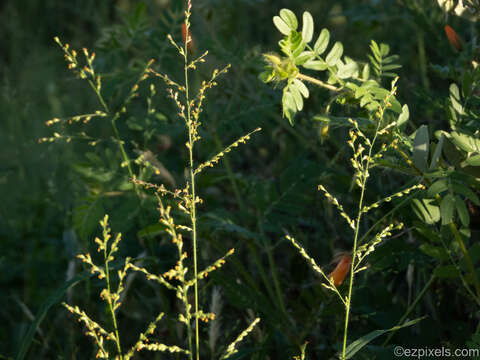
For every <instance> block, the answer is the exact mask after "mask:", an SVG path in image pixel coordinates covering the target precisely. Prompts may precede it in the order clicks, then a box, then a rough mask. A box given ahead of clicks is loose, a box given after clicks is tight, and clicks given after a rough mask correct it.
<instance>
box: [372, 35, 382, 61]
mask: <svg viewBox="0 0 480 360" xmlns="http://www.w3.org/2000/svg"><path fill="white" fill-rule="evenodd" d="M370 49H371V50H372V54H373V55H374V56H375V59H377V60H378V61H379V62H380V60H381V59H382V55H381V54H380V48H379V47H378V44H377V43H376V42H375V41H374V40H372V41H371V42H370Z"/></svg>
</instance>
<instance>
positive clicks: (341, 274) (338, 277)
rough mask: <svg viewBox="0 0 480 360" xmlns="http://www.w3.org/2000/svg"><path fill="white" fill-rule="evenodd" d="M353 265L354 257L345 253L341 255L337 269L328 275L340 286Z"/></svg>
mask: <svg viewBox="0 0 480 360" xmlns="http://www.w3.org/2000/svg"><path fill="white" fill-rule="evenodd" d="M351 265H352V257H351V256H350V255H347V254H343V255H341V257H340V261H339V262H338V264H337V266H336V267H335V269H334V270H333V271H332V272H331V273H330V274H329V275H328V277H329V278H330V279H332V281H333V284H334V285H335V286H340V285H341V284H342V283H343V280H345V277H346V276H347V274H348V272H349V271H350V266H351Z"/></svg>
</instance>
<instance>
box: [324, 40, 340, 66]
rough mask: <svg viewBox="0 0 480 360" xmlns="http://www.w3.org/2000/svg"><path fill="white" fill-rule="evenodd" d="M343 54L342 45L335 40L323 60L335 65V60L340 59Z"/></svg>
mask: <svg viewBox="0 0 480 360" xmlns="http://www.w3.org/2000/svg"><path fill="white" fill-rule="evenodd" d="M342 54H343V45H342V43H341V42H339V41H337V42H336V43H335V45H333V47H332V49H331V50H330V52H329V53H328V55H327V57H326V59H325V61H326V62H327V64H328V65H329V66H335V65H336V64H337V61H338V60H340V58H341V57H342Z"/></svg>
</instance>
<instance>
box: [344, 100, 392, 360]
mask: <svg viewBox="0 0 480 360" xmlns="http://www.w3.org/2000/svg"><path fill="white" fill-rule="evenodd" d="M383 113H384V109H383V108H381V109H380V115H379V118H378V122H377V128H376V129H375V135H374V137H373V140H372V142H371V144H370V146H369V149H368V156H367V157H366V160H365V167H364V168H363V169H362V182H361V189H362V190H361V193H360V201H359V203H358V215H357V220H356V222H355V235H354V238H353V250H352V263H351V265H350V283H349V285H348V295H347V298H346V299H345V300H346V303H345V308H346V311H345V329H344V333H343V348H342V359H345V354H346V350H347V338H348V323H349V320H350V306H351V303H352V290H353V279H354V275H355V260H356V258H357V246H358V234H359V232H360V220H361V218H362V214H363V211H362V209H363V198H364V195H365V189H366V185H367V180H368V173H369V169H370V163H371V161H372V151H373V147H374V145H375V141H376V140H377V136H378V130H379V128H380V124H381V122H382V120H383Z"/></svg>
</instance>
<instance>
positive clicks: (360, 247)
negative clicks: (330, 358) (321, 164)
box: [286, 78, 424, 359]
mask: <svg viewBox="0 0 480 360" xmlns="http://www.w3.org/2000/svg"><path fill="white" fill-rule="evenodd" d="M397 79H398V78H396V79H395V80H394V81H393V82H392V87H391V91H390V92H389V93H388V94H387V95H386V97H385V98H384V99H383V101H382V102H381V105H380V106H379V108H378V110H377V111H376V112H375V113H373V114H372V120H373V121H374V123H375V130H374V131H373V134H372V135H370V137H369V136H368V135H367V134H365V133H364V132H363V131H362V130H361V129H360V127H359V125H358V123H357V121H356V120H352V119H349V122H350V124H351V125H352V129H351V130H350V131H349V140H348V141H347V144H348V146H349V147H350V148H351V149H352V151H353V156H352V157H351V159H350V162H351V164H352V166H353V168H354V171H355V173H354V182H355V184H356V185H357V186H358V188H359V189H360V197H359V200H358V206H357V213H356V216H355V220H353V219H352V218H351V217H350V215H348V213H347V212H346V210H345V209H344V207H343V206H342V205H341V204H340V202H339V201H338V200H337V198H336V197H335V196H333V195H332V194H330V193H329V192H328V190H327V189H326V188H325V187H324V186H323V185H319V186H318V189H319V190H320V191H322V192H323V193H324V195H325V197H326V198H327V199H328V200H329V202H331V203H332V204H333V205H334V206H335V207H336V208H337V210H338V211H339V214H340V216H341V217H343V218H344V219H345V220H346V221H347V223H348V225H349V226H350V228H351V229H352V230H353V246H352V250H351V261H350V265H349V272H350V275H349V282H348V290H347V294H346V295H342V293H341V291H340V290H339V289H338V286H339V285H340V284H341V283H342V282H343V279H344V278H345V276H346V274H347V271H346V270H342V271H343V273H342V274H336V270H334V271H333V272H332V273H331V274H329V275H327V274H326V273H325V272H324V271H323V270H322V269H321V268H320V267H319V266H318V265H317V264H316V262H315V260H314V259H313V258H312V257H310V256H309V255H308V254H307V252H306V251H305V249H304V248H303V247H302V246H301V245H300V244H298V243H297V242H296V240H295V239H294V238H293V237H291V236H289V235H287V237H286V238H287V239H288V240H289V241H290V242H292V244H293V245H294V246H295V247H296V248H297V249H298V250H299V251H300V254H301V255H302V256H303V257H304V258H305V259H306V260H307V261H308V262H309V263H310V265H311V266H312V268H313V269H314V270H315V271H316V272H317V273H319V274H320V275H321V276H322V277H323V279H324V280H325V281H324V283H322V285H323V286H324V287H326V288H327V289H329V290H331V291H333V292H334V293H335V294H336V295H337V296H338V298H339V299H340V300H341V301H342V303H343V305H344V308H345V317H344V331H343V339H342V350H341V355H340V358H341V359H346V358H347V353H348V347H347V343H348V330H349V324H350V321H351V310H352V297H353V289H354V282H355V275H356V274H357V273H358V272H360V271H362V270H364V269H365V268H366V267H365V266H363V267H361V266H360V265H361V263H362V261H363V260H364V259H365V258H366V257H367V255H369V254H370V253H372V252H373V251H374V250H375V247H376V246H377V245H378V244H380V243H381V242H382V240H383V239H384V238H386V237H388V236H390V235H391V231H393V230H395V229H397V230H398V229H401V228H402V227H403V224H401V223H398V224H393V223H390V224H388V225H387V226H386V227H384V228H383V230H381V231H380V232H378V233H377V234H376V235H374V236H373V238H372V239H371V240H369V241H366V242H365V243H360V242H359V240H360V239H363V238H365V237H366V235H365V236H364V237H360V233H361V229H360V223H361V221H362V218H363V215H364V214H366V213H367V212H369V211H370V210H371V209H374V208H378V207H379V206H380V204H382V203H383V202H390V201H391V200H392V199H394V198H399V197H403V196H404V195H406V194H409V193H410V192H411V191H413V190H416V189H423V188H424V186H423V185H421V184H417V185H413V186H410V187H408V188H407V189H404V190H401V191H399V192H397V193H395V194H393V195H390V196H388V197H385V198H383V199H382V200H379V201H377V202H375V203H373V204H370V205H366V204H365V194H366V192H367V188H368V187H367V182H368V179H369V177H370V171H371V169H372V167H373V166H374V164H375V162H376V161H378V160H379V159H381V158H382V157H383V155H384V153H385V152H386V151H387V150H388V149H393V148H395V146H396V144H397V141H396V140H394V141H393V142H391V143H389V144H387V143H382V144H381V145H378V144H377V143H378V140H379V137H380V136H384V135H387V134H390V130H391V128H393V127H394V126H395V125H396V123H395V122H392V123H390V124H385V121H384V115H385V111H386V110H387V109H388V108H389V107H390V106H391V104H390V98H391V97H393V96H394V95H395V93H396V90H397V88H396V81H397ZM371 230H372V229H370V230H368V233H370V232H371Z"/></svg>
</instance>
